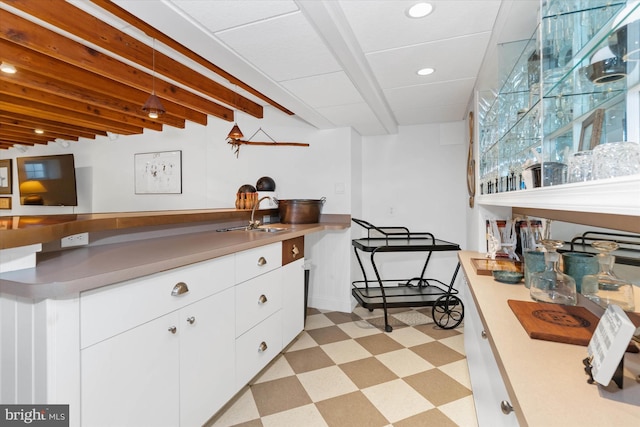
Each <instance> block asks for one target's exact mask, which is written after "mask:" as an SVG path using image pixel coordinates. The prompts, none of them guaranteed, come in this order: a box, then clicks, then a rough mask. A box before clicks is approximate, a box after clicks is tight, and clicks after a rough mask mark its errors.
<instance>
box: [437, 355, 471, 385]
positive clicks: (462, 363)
mask: <svg viewBox="0 0 640 427" xmlns="http://www.w3.org/2000/svg"><path fill="white" fill-rule="evenodd" d="M438 369H440V370H441V371H442V372H444V373H445V374H447V375H449V376H450V377H451V378H453V379H454V380H456V381H458V382H459V383H460V384H462V385H463V386H465V387H466V388H468V389H469V390H471V379H470V378H469V365H468V364H467V359H462V360H458V361H457V362H453V363H449V364H447V365H442V366H439V367H438Z"/></svg>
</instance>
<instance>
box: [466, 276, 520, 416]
mask: <svg viewBox="0 0 640 427" xmlns="http://www.w3.org/2000/svg"><path fill="white" fill-rule="evenodd" d="M462 297H463V299H464V302H465V306H464V307H465V322H464V349H465V353H466V355H467V363H468V365H469V377H470V379H471V387H472V389H473V400H474V402H475V406H476V415H477V416H478V424H479V425H480V426H503V427H512V426H513V427H515V426H518V425H519V424H518V420H517V418H516V415H515V413H513V412H511V413H509V414H504V413H502V408H501V406H500V404H501V402H502V401H503V400H506V401H507V402H510V400H511V399H510V397H509V394H508V393H507V389H506V387H505V385H504V382H503V380H502V375H501V374H500V370H499V369H498V365H497V362H496V359H495V357H494V355H493V351H492V350H491V346H490V345H489V342H488V339H487V338H486V332H485V331H484V326H483V325H482V321H481V320H480V314H479V313H478V310H477V308H476V305H475V303H474V301H473V297H472V296H471V294H470V291H469V289H468V285H467V283H466V281H463V285H462ZM510 403H511V402H510Z"/></svg>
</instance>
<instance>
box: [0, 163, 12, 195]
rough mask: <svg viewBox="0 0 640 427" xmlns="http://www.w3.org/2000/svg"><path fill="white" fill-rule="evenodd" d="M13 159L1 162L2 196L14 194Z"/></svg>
mask: <svg viewBox="0 0 640 427" xmlns="http://www.w3.org/2000/svg"><path fill="white" fill-rule="evenodd" d="M11 173H12V172H11V159H6V160H0V194H12V193H13V183H12V181H11V178H12V174H11Z"/></svg>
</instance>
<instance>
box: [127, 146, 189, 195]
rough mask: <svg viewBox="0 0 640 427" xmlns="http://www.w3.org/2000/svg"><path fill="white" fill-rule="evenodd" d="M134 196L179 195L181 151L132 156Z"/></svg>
mask: <svg viewBox="0 0 640 427" xmlns="http://www.w3.org/2000/svg"><path fill="white" fill-rule="evenodd" d="M134 164H135V193H136V194H181V193H182V151H180V150H177V151H161V152H157V153H139V154H135V155H134Z"/></svg>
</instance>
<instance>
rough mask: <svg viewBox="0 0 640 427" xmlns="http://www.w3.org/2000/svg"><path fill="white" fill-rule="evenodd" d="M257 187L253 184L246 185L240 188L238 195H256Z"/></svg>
mask: <svg viewBox="0 0 640 427" xmlns="http://www.w3.org/2000/svg"><path fill="white" fill-rule="evenodd" d="M255 192H256V187H254V186H253V185H251V184H245V185H243V186H242V187H240V188H238V193H255Z"/></svg>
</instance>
